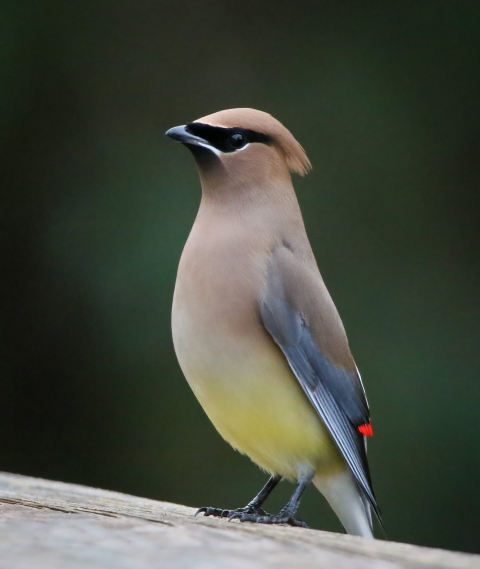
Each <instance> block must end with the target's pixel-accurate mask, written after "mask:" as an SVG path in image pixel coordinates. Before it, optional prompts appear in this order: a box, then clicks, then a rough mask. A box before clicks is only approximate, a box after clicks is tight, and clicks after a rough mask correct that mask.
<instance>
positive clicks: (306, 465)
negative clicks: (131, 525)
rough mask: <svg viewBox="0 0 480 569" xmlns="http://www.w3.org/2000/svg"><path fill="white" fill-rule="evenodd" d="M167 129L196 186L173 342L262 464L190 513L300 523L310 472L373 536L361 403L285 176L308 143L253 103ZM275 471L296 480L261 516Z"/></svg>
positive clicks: (356, 531) (207, 400)
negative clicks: (248, 478) (244, 490)
mask: <svg viewBox="0 0 480 569" xmlns="http://www.w3.org/2000/svg"><path fill="white" fill-rule="evenodd" d="M166 135H167V136H168V137H170V138H171V139H173V140H174V141H177V142H180V143H182V144H183V145H184V146H186V147H187V148H188V149H189V150H190V151H191V153H192V155H193V157H194V159H195V162H196V165H197V169H198V173H199V178H200V184H201V200H200V206H199V209H198V213H197V216H196V218H195V221H194V224H193V227H192V229H191V232H190V234H189V236H188V239H187V241H186V244H185V246H184V249H183V252H182V255H181V258H180V262H179V266H178V272H177V277H176V282H175V290H174V296H173V305H172V336H173V343H174V349H175V353H176V356H177V359H178V362H179V365H180V367H181V370H182V372H183V374H184V376H185V378H186V379H187V382H188V383H189V385H190V387H191V389H192V391H193V392H194V394H195V396H196V397H197V399H198V401H199V403H200V404H201V406H202V407H203V409H204V411H205V413H206V414H207V416H208V417H209V419H210V421H211V422H212V423H213V425H214V426H215V428H216V429H217V431H218V432H219V433H220V435H221V436H222V437H223V438H224V439H225V440H226V441H227V442H228V443H230V445H231V446H232V447H234V449H236V450H238V451H239V452H241V453H242V454H245V455H247V456H248V457H250V459H251V460H252V461H253V462H254V463H256V464H257V465H258V466H259V467H260V468H261V469H262V470H263V471H265V472H266V473H268V474H269V476H270V477H269V479H268V481H267V483H266V484H265V486H264V487H263V488H262V489H261V491H260V492H259V493H258V495H257V496H255V498H254V499H253V500H251V501H250V502H249V503H248V504H247V505H246V506H245V507H240V508H236V509H231V510H230V509H222V508H215V507H203V508H200V509H199V510H198V512H197V514H199V513H203V514H204V515H205V516H215V517H225V518H228V519H229V520H232V519H237V520H240V521H241V522H255V523H263V524H288V525H291V526H296V527H308V526H307V524H306V523H305V522H303V521H301V520H299V519H297V518H296V513H297V510H298V507H299V504H300V499H301V496H302V494H303V492H304V490H305V489H306V487H307V486H308V485H309V484H310V483H312V482H313V484H314V485H315V486H316V487H317V488H318V490H319V491H320V492H321V493H322V494H323V496H324V497H325V498H326V500H327V502H328V503H329V504H330V506H331V508H332V509H333V511H334V512H335V513H336V515H337V517H338V518H339V520H340V522H341V524H342V525H343V528H344V530H345V531H346V533H349V534H353V535H358V536H363V537H366V538H373V529H372V528H373V526H372V513H371V512H372V510H373V512H374V513H375V514H376V517H377V519H378V521H379V522H380V524H382V521H381V513H380V509H379V507H378V504H377V501H376V498H375V494H374V491H373V487H372V481H371V476H370V471H369V466H368V461H367V454H366V450H367V449H366V440H367V437H369V436H372V435H373V429H372V424H371V420H370V411H369V405H368V402H367V397H366V394H365V389H364V386H363V383H362V379H361V376H360V373H359V371H358V368H357V366H356V364H355V361H354V359H353V356H352V354H351V351H350V348H349V344H348V340H347V336H346V333H345V329H344V326H343V324H342V321H341V319H340V316H339V314H338V311H337V309H336V307H335V305H334V303H333V300H332V298H331V296H330V294H329V292H328V290H327V288H326V286H325V284H324V281H323V279H322V276H321V274H320V271H319V268H318V265H317V262H316V260H315V256H314V253H313V251H312V247H311V245H310V242H309V239H308V236H307V233H306V229H305V225H304V221H303V217H302V213H301V210H300V206H299V203H298V200H297V197H296V194H295V190H294V188H293V185H292V174H299V175H300V176H304V175H306V174H307V173H308V172H309V171H310V170H311V163H310V161H309V159H308V157H307V155H306V153H305V151H304V149H303V147H302V146H301V145H300V143H299V142H298V141H297V140H296V139H295V138H294V136H293V135H292V134H291V132H290V131H289V130H288V129H287V128H286V127H285V126H283V124H282V123H281V122H280V121H278V120H277V119H275V118H274V117H273V116H272V115H270V114H268V113H266V112H263V111H259V110H256V109H250V108H236V109H227V110H223V111H219V112H216V113H214V114H210V115H207V116H204V117H202V118H200V119H197V120H195V121H192V122H189V123H187V124H184V125H181V126H177V127H174V128H171V129H170V130H168V131H167V132H166ZM282 479H287V480H290V481H293V482H295V483H296V487H295V491H294V493H293V495H292V496H291V498H290V500H289V501H288V503H287V504H286V505H285V507H284V508H282V509H281V511H280V512H279V513H277V514H268V513H267V512H266V511H265V510H264V509H263V507H262V506H263V505H264V502H265V500H266V499H267V497H268V496H269V495H270V493H271V492H272V490H273V489H274V488H275V486H277V484H278V483H279V482H280V480H282ZM382 527H383V526H382Z"/></svg>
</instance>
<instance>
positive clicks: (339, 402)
mask: <svg viewBox="0 0 480 569" xmlns="http://www.w3.org/2000/svg"><path fill="white" fill-rule="evenodd" d="M315 269H316V268H315ZM260 313H261V318H262V321H263V324H264V326H265V328H266V329H267V330H268V332H269V333H270V334H271V336H272V338H273V339H274V340H275V342H276V344H277V345H278V346H279V347H280V349H281V350H282V352H283V354H284V355H285V357H286V358H287V360H288V363H289V365H290V367H291V369H292V371H293V373H294V374H295V377H296V378H297V380H298V382H299V383H300V385H301V386H302V388H303V390H304V391H305V394H306V395H307V397H308V399H309V400H310V402H311V403H312V405H313V406H314V408H315V410H316V411H317V413H318V414H319V416H320V418H321V419H322V421H323V423H324V424H325V426H326V428H327V429H328V431H329V432H330V434H331V436H332V438H333V440H334V441H335V443H336V445H337V447H338V449H339V450H340V453H341V454H342V456H343V457H344V459H345V460H346V462H347V464H348V466H349V467H350V469H351V471H352V473H353V475H354V476H355V479H356V481H357V483H358V485H359V487H360V489H361V491H362V493H363V494H364V495H365V497H366V498H367V499H368V501H369V502H370V504H371V505H372V508H373V510H374V511H375V513H376V515H377V517H378V518H379V520H380V510H379V508H378V505H377V502H376V499H375V495H374V492H373V488H372V482H371V479H370V471H369V467H368V462H367V454H366V445H365V440H364V436H363V435H362V433H361V432H359V430H358V428H359V427H362V426H363V425H369V424H370V416H369V409H368V403H367V399H366V396H365V392H364V390H363V386H362V383H361V379H360V377H359V376H358V372H357V371H356V369H355V366H354V362H353V358H352V356H351V354H350V350H349V348H348V342H347V340H346V336H345V332H344V330H343V326H342V325H341V321H340V319H339V317H338V314H337V312H336V309H335V306H334V305H333V302H332V300H331V298H330V296H329V295H328V292H327V290H326V288H325V286H324V285H323V281H321V277H320V275H319V274H318V271H316V270H308V269H305V268H304V267H303V265H302V264H300V263H298V262H296V260H295V258H294V256H293V253H291V252H290V251H288V250H285V248H279V249H277V250H276V251H274V252H273V253H272V256H271V259H270V264H269V270H268V275H267V291H266V295H265V298H264V299H263V302H262V303H261V306H260ZM312 320H315V325H309V322H312ZM322 326H323V328H325V329H326V330H323V331H322ZM322 332H324V333H322ZM329 334H330V335H333V336H336V339H337V344H338V343H340V344H342V345H341V350H340V357H339V356H338V354H337V358H336V359H337V360H339V359H340V360H341V359H342V355H343V357H344V358H345V362H346V364H347V365H346V366H345V367H343V366H342V365H339V364H338V362H337V363H333V362H332V361H330V360H329V358H328V357H327V355H326V353H325V352H326V351H327V348H328V347H329V346H328V335H329ZM322 344H324V350H322V349H321V346H322ZM342 351H343V352H344V354H342ZM352 364H353V367H354V369H355V371H352V370H351V369H350V370H349V369H348V368H352Z"/></svg>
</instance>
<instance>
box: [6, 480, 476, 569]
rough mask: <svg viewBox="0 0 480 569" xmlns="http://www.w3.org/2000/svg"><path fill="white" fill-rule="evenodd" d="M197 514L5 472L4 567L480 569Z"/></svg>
mask: <svg viewBox="0 0 480 569" xmlns="http://www.w3.org/2000/svg"><path fill="white" fill-rule="evenodd" d="M194 511H195V510H193V509H192V508H187V507H185V506H177V505H175V504H168V503H165V502H156V501H154V500H147V499H144V498H137V497H134V496H128V495H125V494H119V493H117V492H109V491H106V490H97V489H94V488H86V487H83V486H76V485H73V484H64V483H61V482H51V481H47V480H41V479H37V478H29V477H26V476H18V475H13V474H2V473H0V568H1V569H47V568H48V569H70V568H72V569H84V568H85V569H87V568H88V569H97V568H101V569H147V568H148V569H152V568H161V569H164V568H165V569H197V568H198V569H217V568H220V567H222V568H226V569H244V568H248V569H260V568H262V569H263V568H268V569H270V568H272V569H273V568H274V569H287V568H288V569H290V568H292V569H293V568H295V569H296V568H297V567H298V568H302V569H311V568H328V569H394V568H395V569H397V568H400V567H409V568H418V569H420V568H422V567H431V568H435V569H442V568H452V569H453V568H458V569H467V568H474V567H475V568H479V569H480V556H477V555H467V554H462V553H454V552H450V551H443V550H439V549H428V548H423V547H417V546H413V545H406V544H400V543H392V542H387V541H369V540H365V539H362V538H357V537H351V536H346V535H339V534H334V533H328V532H322V531H315V530H304V529H298V528H290V527H270V526H261V525H251V524H240V523H238V522H231V523H228V522H226V521H224V520H215V519H211V518H203V517H198V518H194V517H193V513H194Z"/></svg>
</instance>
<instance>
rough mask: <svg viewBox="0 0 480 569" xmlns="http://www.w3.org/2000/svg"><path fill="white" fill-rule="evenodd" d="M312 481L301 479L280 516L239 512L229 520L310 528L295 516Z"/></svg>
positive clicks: (309, 478)
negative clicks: (301, 499)
mask: <svg viewBox="0 0 480 569" xmlns="http://www.w3.org/2000/svg"><path fill="white" fill-rule="evenodd" d="M311 481H312V477H311V476H310V477H308V478H307V477H305V478H301V479H299V481H298V485H297V487H296V489H295V492H294V493H293V495H292V497H291V498H290V500H289V502H288V504H287V505H286V506H285V507H284V508H282V509H281V510H280V513H278V514H267V515H264V514H263V515H262V514H258V513H250V512H240V511H238V512H233V514H232V515H230V516H229V520H240V521H241V522H254V523H257V524H288V525H290V526H295V527H301V528H308V526H307V524H306V523H305V522H302V521H300V520H297V519H296V518H295V514H296V513H297V510H298V506H299V505H300V498H301V497H302V494H303V492H304V491H305V488H306V487H307V486H308V485H309V484H310V482H311Z"/></svg>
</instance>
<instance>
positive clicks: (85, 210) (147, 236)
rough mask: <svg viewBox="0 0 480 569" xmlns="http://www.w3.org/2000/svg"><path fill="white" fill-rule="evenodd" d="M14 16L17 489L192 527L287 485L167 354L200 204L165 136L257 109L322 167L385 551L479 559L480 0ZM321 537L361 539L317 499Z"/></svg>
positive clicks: (4, 48)
mask: <svg viewBox="0 0 480 569" xmlns="http://www.w3.org/2000/svg"><path fill="white" fill-rule="evenodd" d="M0 8H1V14H0V16H1V17H0V42H1V53H2V57H1V59H0V66H1V77H2V81H1V87H0V102H1V104H0V121H1V125H0V127H1V133H2V134H1V137H0V153H1V156H0V169H1V174H0V183H1V194H0V195H1V197H0V199H1V202H0V235H1V238H0V258H1V268H0V295H1V306H2V314H1V319H0V401H1V412H0V437H1V444H0V469H2V470H6V471H11V472H19V473H24V474H29V475H34V476H43V477H47V478H52V479H58V480H65V481H71V482H79V483H83V484H89V485H93V486H100V487H104V488H110V489H115V490H120V491H124V492H129V493H133V494H137V495H141V496H148V497H151V498H157V499H160V500H168V501H173V502H181V503H184V504H189V505H192V506H201V505H213V506H221V507H235V506H240V505H244V504H245V503H246V502H247V501H248V500H249V499H251V498H252V496H253V495H254V494H255V493H256V491H257V490H258V489H259V488H260V486H261V485H262V483H263V482H264V481H265V480H266V477H265V475H264V474H262V473H261V472H260V471H259V470H258V469H257V468H256V467H255V466H254V465H253V464H252V463H250V461H249V460H248V459H247V458H245V457H241V456H240V455H238V454H236V453H235V452H234V451H233V450H231V449H230V447H229V446H228V445H227V444H226V443H225V442H223V441H222V439H221V438H220V436H219V435H217V433H216V432H215V430H214V429H213V427H212V426H211V425H210V423H209V421H208V420H207V418H206V416H205V415H204V413H203V411H202V409H201V408H200V406H199V404H198V403H197V402H196V400H195V398H194V396H193V394H192V393H191V392H190V389H189V387H188V386H187V384H186V381H185V380H184V378H183V377H182V374H181V372H180V369H179V367H178V365H177V362H176V358H175V354H174V351H173V346H172V341H171V334H170V307H171V299H172V293H173V287H174V281H175V272H176V268H177V263H178V260H179V257H180V254H181V251H182V247H183V244H184V242H185V240H186V238H187V235H188V233H189V230H190V227H191V225H192V222H193V220H194V217H195V213H196V210H197V207H198V203H199V198H200V189H199V184H198V179H197V172H196V168H195V164H194V162H193V159H192V157H191V156H190V155H189V153H188V152H187V151H186V150H185V149H183V148H181V147H180V146H179V145H176V144H173V143H172V142H171V141H170V140H168V139H167V138H166V137H165V136H164V132H165V130H166V129H167V128H169V127H171V126H174V125H177V124H183V123H185V122H187V121H190V120H193V119H195V118H198V117H201V116H202V115H205V114H208V113H211V112H214V111H217V110H220V109H224V108H229V107H238V106H251V107H255V108H259V109H262V110H265V111H268V112H270V113H272V114H273V115H274V116H275V117H277V118H278V119H280V120H281V121H282V122H284V123H285V125H286V126H287V127H288V128H290V129H291V130H292V132H293V133H294V135H295V136H296V137H297V138H298V140H299V141H300V142H301V143H302V144H303V145H304V146H305V148H306V150H307V153H308V155H309V157H310V159H311V160H312V163H313V165H314V170H313V172H312V173H311V174H310V175H309V176H308V177H307V178H305V179H299V178H297V179H296V180H295V185H296V188H297V192H298V196H299V200H300V203H301V206H302V208H303V211H304V215H305V220H306V225H307V230H308V232H309V235H310V238H311V241H312V244H313V248H314V251H315V253H316V255H317V259H318V262H319V265H320V268H321V270H322V273H323V276H324V279H325V281H326V283H327V285H328V287H329V289H330V291H331V293H332V296H333V298H334V300H335V302H336V304H337V307H338V309H339V311H340V313H341V315H342V318H343V321H344V324H345V326H346V328H347V331H348V333H349V338H350V344H351V346H352V349H353V353H354V354H355V357H356V360H357V363H358V366H359V368H360V370H361V371H362V375H363V378H364V382H365V384H366V387H367V390H368V395H369V400H370V404H371V407H372V413H373V422H374V427H375V432H376V436H375V437H374V439H373V440H372V441H371V443H370V445H369V453H370V460H371V467H372V471H373V478H374V483H375V487H376V492H377V496H378V499H379V502H380V505H381V507H382V510H383V512H384V518H385V524H386V527H387V532H388V536H389V538H390V539H393V540H399V541H408V542H412V543H417V544H423V545H430V546H440V547H446V548H454V549H460V550H466V551H480V523H479V516H480V416H479V401H480V377H479V374H480V353H479V351H480V298H479V295H480V257H479V254H480V4H479V3H478V1H471V2H463V1H458V2H451V1H415V2H412V1H403V2H390V3H386V2H384V1H382V0H378V1H371V2H358V1H340V0H335V1H334V0H329V1H326V0H325V1H318V2H312V1H309V2H305V1H296V2H283V1H279V0H277V1H275V2H271V1H270V2H267V1H259V0H255V1H252V0H244V1H243V2H226V1H220V0H216V1H213V0H212V1H202V2H187V1H184V0H181V1H179V0H175V1H173V0H171V1H160V0H136V1H135V2H133V1H118V0H117V1H115V2H114V1H108V0H96V1H95V2H93V1H90V0H82V1H81V2H61V1H48V0H35V1H33V0H24V1H23V2H18V1H15V2H13V1H8V0H2V1H1V4H0ZM291 490H292V487H291V486H290V485H289V484H283V485H282V487H281V488H280V489H279V490H278V491H277V492H276V494H275V496H274V497H272V499H271V502H270V503H269V504H268V509H269V510H275V509H279V508H280V507H281V506H282V505H283V503H284V501H285V500H286V499H287V497H288V495H289V493H290V492H291ZM300 517H301V518H303V519H305V520H306V521H307V522H308V523H310V524H311V525H312V526H313V527H316V528H325V529H329V530H335V531H338V530H340V525H339V523H338V522H337V521H336V519H335V517H334V516H333V514H331V512H330V511H329V509H328V507H327V505H326V504H325V503H324V501H323V498H322V497H321V496H320V495H319V494H318V493H317V492H316V491H315V490H310V491H309V492H307V495H306V497H305V499H304V500H303V503H302V506H301V510H300Z"/></svg>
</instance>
